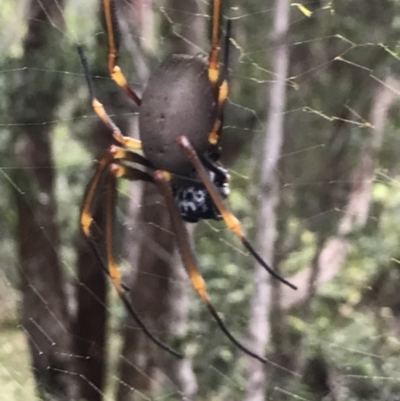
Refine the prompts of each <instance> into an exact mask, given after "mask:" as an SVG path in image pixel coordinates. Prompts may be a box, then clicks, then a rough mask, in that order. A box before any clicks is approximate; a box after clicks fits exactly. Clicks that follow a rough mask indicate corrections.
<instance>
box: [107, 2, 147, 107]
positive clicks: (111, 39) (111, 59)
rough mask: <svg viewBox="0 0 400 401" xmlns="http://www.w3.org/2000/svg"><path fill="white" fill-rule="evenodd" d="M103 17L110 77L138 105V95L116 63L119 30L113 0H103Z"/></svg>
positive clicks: (139, 101)
mask: <svg viewBox="0 0 400 401" xmlns="http://www.w3.org/2000/svg"><path fill="white" fill-rule="evenodd" d="M103 10H104V18H105V24H106V31H107V44H108V70H109V72H110V75H111V78H112V79H113V80H114V81H115V82H116V84H117V85H118V86H119V87H121V88H122V89H123V91H124V92H125V93H126V94H127V95H128V96H129V97H130V98H131V99H132V100H133V101H134V102H135V103H136V104H137V105H138V106H140V103H141V100H140V98H139V96H138V95H137V94H136V93H135V92H134V91H133V90H132V89H131V88H130V87H129V85H128V82H127V80H126V78H125V76H124V74H123V72H122V71H121V68H120V67H119V66H118V65H117V61H118V48H119V31H118V26H117V21H116V17H115V4H114V1H113V0H103Z"/></svg>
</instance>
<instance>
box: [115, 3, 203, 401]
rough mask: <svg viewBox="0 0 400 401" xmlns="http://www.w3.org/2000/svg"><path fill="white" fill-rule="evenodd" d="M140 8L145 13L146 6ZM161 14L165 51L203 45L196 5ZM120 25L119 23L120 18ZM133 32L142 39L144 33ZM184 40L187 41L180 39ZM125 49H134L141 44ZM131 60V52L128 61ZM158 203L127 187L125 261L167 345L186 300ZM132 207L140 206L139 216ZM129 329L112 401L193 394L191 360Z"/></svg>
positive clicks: (148, 189)
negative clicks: (163, 391) (167, 392)
mask: <svg viewBox="0 0 400 401" xmlns="http://www.w3.org/2000/svg"><path fill="white" fill-rule="evenodd" d="M137 3H140V1H136V2H133V1H132V2H131V5H132V7H133V8H134V9H136V10H137V9H140V7H139V5H138V4H137ZM135 5H136V7H135ZM126 6H127V5H126V4H125V7H126ZM141 9H142V10H143V9H144V8H143V7H142V8H141ZM126 10H127V9H126ZM146 10H148V12H151V9H149V8H148V4H147V3H146ZM166 10H167V11H166V12H168V14H167V15H166V17H167V20H168V19H171V20H172V21H174V26H173V27H172V29H173V30H174V31H175V29H176V35H170V36H169V38H170V41H169V42H168V43H167V46H168V48H169V49H168V52H167V53H168V54H169V53H187V54H195V53H197V52H198V51H199V48H200V44H202V43H203V41H202V37H203V34H204V26H203V24H202V21H203V19H202V18H199V17H198V16H199V15H201V13H200V11H199V4H198V2H196V1H193V0H191V1H186V2H177V1H176V0H175V1H173V0H171V1H170V3H169V4H168V6H167V7H166ZM125 15H136V16H137V15H138V13H137V12H136V13H132V12H131V13H129V12H128V11H126V12H125ZM188 16H189V20H188ZM141 18H142V19H143V20H151V17H146V16H145V15H143V12H142V14H141ZM124 19H125V17H124ZM121 22H122V24H123V25H125V24H124V23H123V21H122V20H121ZM132 23H133V24H135V26H139V27H140V26H142V27H143V28H144V26H143V24H142V23H140V21H138V23H137V24H136V23H135V21H131V24H132ZM168 24H170V22H168ZM193 27H195V29H194V28H193ZM169 28H171V26H169ZM147 29H148V27H147ZM136 33H137V34H138V33H139V32H136ZM139 34H140V36H142V35H141V34H144V32H140V33H139ZM188 38H189V40H185V39H188ZM128 47H129V48H135V47H136V49H138V48H140V47H141V46H128ZM135 57H136V55H135V54H133V55H132V58H133V59H135ZM140 75H141V77H144V76H146V75H147V74H143V73H141V74H140ZM143 86H145V82H144V85H143ZM138 199H139V201H138ZM160 203H161V204H160ZM162 203H163V200H162V198H161V197H160V196H159V195H158V193H157V191H156V189H155V187H154V186H151V185H145V186H144V192H143V195H142V196H140V191H138V189H137V186H136V185H135V186H133V187H132V189H131V202H130V214H129V216H128V218H127V221H126V223H127V227H129V229H128V231H127V237H126V241H125V243H126V248H127V255H128V260H129V263H130V265H131V266H132V267H133V269H134V271H135V274H132V275H131V277H130V283H129V287H130V288H131V300H132V303H133V305H134V306H135V307H136V308H137V310H138V311H139V313H140V315H141V316H142V317H143V319H144V320H145V322H146V324H147V326H148V327H149V328H150V329H151V330H154V333H155V334H156V335H157V336H159V337H161V338H165V341H166V342H168V339H170V338H176V337H182V336H184V334H185V329H186V319H187V311H188V302H189V301H188V294H187V292H186V291H185V290H184V289H182V288H181V286H182V284H181V281H182V280H186V279H187V277H185V276H184V277H182V274H181V272H182V270H183V267H182V266H181V264H182V262H181V260H180V256H179V254H178V253H177V252H176V251H175V248H176V246H175V236H174V235H172V234H171V233H172V226H171V221H170V217H169V214H168V211H167V209H166V207H165V206H163V205H162ZM138 206H140V209H139V210H140V212H139V214H140V215H139V216H138ZM137 227H139V228H140V229H137ZM138 244H140V245H139V248H138ZM178 287H179V288H178ZM132 325H133V322H132V320H131V319H128V320H127V322H126V327H125V329H124V343H123V349H122V355H123V358H121V361H120V366H119V369H120V378H121V382H120V385H119V388H118V392H117V399H118V401H127V400H132V399H133V396H134V390H137V391H139V392H140V393H145V394H151V393H153V392H155V391H156V390H157V389H158V388H160V387H161V386H162V384H164V381H165V379H166V377H168V378H169V380H170V381H169V383H170V384H171V387H172V391H173V392H176V393H177V394H180V395H181V396H183V397H189V398H191V397H192V396H193V394H194V393H195V392H196V391H197V383H196V379H195V376H194V373H193V370H192V364H191V361H190V360H187V359H186V360H184V361H175V360H174V361H172V364H171V357H170V356H169V355H165V351H163V350H160V349H158V348H156V347H155V346H154V344H153V343H152V342H151V341H150V340H149V339H148V338H147V337H146V336H145V335H144V334H143V333H142V332H141V331H139V330H138V329H137V328H133V327H132ZM166 361H168V362H166ZM160 369H161V370H162V371H163V372H167V376H166V377H164V378H163V379H160V377H162V376H160V375H159V373H160V371H161V370H160ZM164 376H165V375H164Z"/></svg>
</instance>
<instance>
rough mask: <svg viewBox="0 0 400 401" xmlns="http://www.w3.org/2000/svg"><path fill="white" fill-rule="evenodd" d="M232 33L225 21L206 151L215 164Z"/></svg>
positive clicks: (227, 89) (225, 92)
mask: <svg viewBox="0 0 400 401" xmlns="http://www.w3.org/2000/svg"><path fill="white" fill-rule="evenodd" d="M231 32H232V20H231V19H227V21H226V30H225V40H224V56H223V68H222V70H221V72H220V74H219V76H218V82H217V88H218V99H217V100H218V105H217V115H216V119H215V124H214V127H213V129H212V132H211V133H210V135H209V142H210V147H209V149H208V152H207V154H208V157H209V158H210V159H211V160H212V161H214V162H217V161H218V160H219V159H220V156H221V146H220V142H221V134H222V128H223V126H224V105H225V101H226V99H227V97H228V91H229V82H228V81H229V54H230V52H229V49H230V41H231Z"/></svg>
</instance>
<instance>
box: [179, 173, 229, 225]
mask: <svg viewBox="0 0 400 401" xmlns="http://www.w3.org/2000/svg"><path fill="white" fill-rule="evenodd" d="M217 169H218V171H217V173H216V172H214V171H211V170H208V169H207V172H208V175H209V177H210V179H211V181H212V183H213V184H214V185H215V187H216V188H217V190H218V192H219V194H220V195H221V197H222V198H223V199H225V198H226V197H227V196H228V195H229V192H230V189H229V183H228V181H229V174H228V172H227V170H225V169H224V168H223V167H221V166H218V167H217ZM190 182H192V184H188V185H184V186H179V187H177V188H174V197H175V201H176V204H177V206H178V209H179V213H180V214H181V216H182V218H183V219H184V220H185V221H187V222H188V223H196V222H198V221H199V220H221V218H222V216H221V214H220V213H219V211H218V209H217V208H216V206H215V204H214V202H213V200H212V199H211V196H210V194H209V193H208V191H207V189H206V188H205V186H204V184H203V183H202V182H201V181H200V179H199V177H198V176H197V174H196V173H195V172H194V171H193V172H192V174H191V176H190Z"/></svg>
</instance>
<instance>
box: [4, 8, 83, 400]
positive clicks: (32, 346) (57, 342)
mask: <svg viewBox="0 0 400 401" xmlns="http://www.w3.org/2000/svg"><path fill="white" fill-rule="evenodd" d="M63 6H64V2H63V1H59V2H58V3H57V4H55V3H54V2H53V1H51V0H43V1H41V2H40V3H38V2H37V1H31V2H30V4H29V11H28V14H27V21H28V31H27V34H26V37H25V39H24V44H23V58H22V65H24V66H28V67H29V68H28V69H26V70H23V71H21V72H20V75H19V77H18V78H19V80H20V81H19V86H18V88H17V89H16V90H15V93H14V96H13V97H14V98H13V99H11V104H12V107H11V110H10V115H12V118H13V120H14V121H15V122H16V123H18V128H15V129H14V131H13V134H14V136H15V154H16V160H17V161H16V163H17V166H18V168H19V170H18V172H17V173H16V174H15V177H13V178H14V181H15V183H16V186H15V188H17V187H18V188H20V189H21V192H19V191H18V190H15V191H14V194H15V202H16V206H17V212H18V226H17V243H18V251H19V260H20V280H21V284H20V285H21V292H22V317H21V326H22V329H23V330H24V332H25V333H26V336H27V339H28V343H29V350H30V354H31V359H32V370H33V373H34V377H35V379H36V384H37V387H38V389H39V393H40V394H41V396H42V398H44V399H51V400H65V401H67V400H68V401H70V400H74V399H77V386H76V382H75V376H74V371H75V368H74V365H73V360H72V358H71V356H72V355H73V354H74V353H73V348H72V342H71V337H70V334H71V332H70V313H69V309H68V298H67V295H66V292H65V286H64V284H65V278H64V275H63V272H62V269H61V264H60V260H59V229H58V225H57V207H56V200H55V197H54V164H53V159H52V152H51V141H50V139H49V134H50V133H51V132H52V129H53V125H52V124H49V123H48V124H41V123H43V122H48V121H53V120H54V117H55V112H56V109H57V105H58V104H59V101H60V94H61V88H62V79H61V77H62V76H61V75H60V74H52V75H51V74H49V75H48V76H46V80H44V79H43V69H44V68H45V66H46V65H51V66H52V68H53V69H54V70H63V61H62V59H61V58H60V56H59V55H58V53H55V52H54V48H60V47H61V46H60V43H61V41H62V35H60V34H59V33H58V31H57V30H56V28H55V26H57V27H58V28H60V29H62V26H63V22H62V20H63V19H62V14H61V13H62V7H63ZM52 25H53V26H52ZM39 82H40V84H38V83H39Z"/></svg>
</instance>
